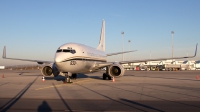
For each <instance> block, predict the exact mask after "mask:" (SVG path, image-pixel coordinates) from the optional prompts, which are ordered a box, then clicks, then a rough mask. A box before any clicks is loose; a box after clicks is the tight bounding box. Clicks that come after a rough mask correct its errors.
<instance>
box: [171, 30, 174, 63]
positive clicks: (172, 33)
mask: <svg viewBox="0 0 200 112" xmlns="http://www.w3.org/2000/svg"><path fill="white" fill-rule="evenodd" d="M171 35H172V61H173V58H174V31H171Z"/></svg>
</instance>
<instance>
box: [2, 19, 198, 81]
mask: <svg viewBox="0 0 200 112" xmlns="http://www.w3.org/2000/svg"><path fill="white" fill-rule="evenodd" d="M197 46H198V44H197V45H196V50H195V54H194V56H187V57H174V58H173V59H182V58H193V57H195V56H196V53H197ZM134 51H136V50H133V51H126V52H118V53H111V54H106V53H105V21H104V20H103V22H102V29H101V35H100V42H99V45H98V47H97V48H92V47H89V46H86V45H83V44H78V43H66V44H63V45H61V46H60V47H59V48H58V49H57V51H56V54H55V58H54V61H42V60H30V59H17V58H7V57H6V47H5V46H4V50H3V56H2V58H4V59H11V60H21V61H31V62H37V63H38V64H46V66H44V67H43V68H42V69H41V72H42V74H43V76H51V75H53V76H54V77H56V76H58V75H59V74H60V73H64V74H65V76H66V82H71V78H76V77H77V74H78V73H90V72H96V71H99V70H100V69H102V68H104V67H106V73H103V80H106V79H107V78H108V79H109V80H111V78H112V77H120V76H123V75H124V71H125V70H124V68H123V66H122V64H126V63H138V62H148V61H159V60H168V59H172V58H159V59H145V60H131V61H118V62H107V59H106V58H107V57H108V56H112V55H117V54H122V53H128V52H134ZM47 64H49V65H47Z"/></svg>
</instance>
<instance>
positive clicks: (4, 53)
mask: <svg viewBox="0 0 200 112" xmlns="http://www.w3.org/2000/svg"><path fill="white" fill-rule="evenodd" d="M2 58H3V59H11V60H20V61H30V62H37V63H38V64H44V63H45V64H51V63H53V61H42V60H30V59H18V58H7V57H6V46H4V49H3V56H2Z"/></svg>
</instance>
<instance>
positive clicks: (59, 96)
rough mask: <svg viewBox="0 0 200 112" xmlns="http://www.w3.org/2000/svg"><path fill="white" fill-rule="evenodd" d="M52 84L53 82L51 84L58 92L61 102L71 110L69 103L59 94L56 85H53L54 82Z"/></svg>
mask: <svg viewBox="0 0 200 112" xmlns="http://www.w3.org/2000/svg"><path fill="white" fill-rule="evenodd" d="M52 84H53V86H54V88H55V90H56V92H57V93H58V95H59V97H60V99H61V101H62V102H63V104H64V105H65V106H66V107H67V109H68V110H69V111H70V112H72V110H71V108H70V107H69V105H68V104H67V103H66V102H65V100H64V99H63V97H62V95H61V94H60V92H59V91H58V89H57V87H56V86H55V84H54V83H52Z"/></svg>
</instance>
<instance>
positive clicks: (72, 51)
mask: <svg viewBox="0 0 200 112" xmlns="http://www.w3.org/2000/svg"><path fill="white" fill-rule="evenodd" d="M56 52H57V53H59V52H65V53H72V54H75V53H76V50H73V49H58V50H57V51H56Z"/></svg>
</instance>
